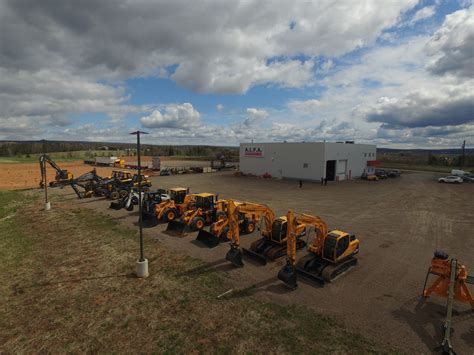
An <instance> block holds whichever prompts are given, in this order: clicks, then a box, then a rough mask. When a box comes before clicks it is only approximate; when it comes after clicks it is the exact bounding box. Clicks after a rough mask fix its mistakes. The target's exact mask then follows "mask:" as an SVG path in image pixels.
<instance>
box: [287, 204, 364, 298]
mask: <svg viewBox="0 0 474 355" xmlns="http://www.w3.org/2000/svg"><path fill="white" fill-rule="evenodd" d="M286 220H287V230H286V242H287V255H288V258H287V263H286V265H285V266H283V268H282V269H281V270H280V272H279V273H278V279H280V280H281V281H283V283H284V284H285V285H286V286H287V287H289V288H290V289H292V290H295V289H296V288H297V287H298V284H297V274H300V275H302V276H303V277H306V278H309V279H310V280H313V281H316V282H318V283H319V284H322V285H324V283H325V282H328V281H332V280H334V279H335V278H336V277H338V276H339V275H341V274H342V273H344V272H346V271H347V270H348V269H350V268H352V267H354V266H355V265H357V259H356V258H355V256H356V255H357V254H358V253H359V240H358V239H357V238H356V237H355V235H353V234H349V233H346V232H342V231H340V230H332V231H330V232H328V228H327V226H326V223H325V222H324V221H323V220H322V219H321V218H320V217H317V216H311V215H308V214H295V213H293V211H291V210H290V211H288V213H287V216H286ZM301 224H304V225H306V226H308V227H313V228H314V230H315V234H316V236H315V237H314V239H313V241H312V243H311V244H310V245H309V246H308V251H309V253H308V254H307V255H305V256H304V257H302V258H301V259H300V260H298V262H296V236H297V235H298V227H299V226H300V225H301Z"/></svg>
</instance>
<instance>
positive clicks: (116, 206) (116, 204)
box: [109, 201, 122, 210]
mask: <svg viewBox="0 0 474 355" xmlns="http://www.w3.org/2000/svg"><path fill="white" fill-rule="evenodd" d="M109 208H112V209H113V210H120V209H121V208H122V201H114V202H111V203H110V206H109Z"/></svg>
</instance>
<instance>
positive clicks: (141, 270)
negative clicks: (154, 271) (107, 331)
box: [130, 130, 149, 277]
mask: <svg viewBox="0 0 474 355" xmlns="http://www.w3.org/2000/svg"><path fill="white" fill-rule="evenodd" d="M130 134H133V135H136V136H137V160H138V228H139V231H140V259H138V261H137V277H148V275H149V273H148V259H145V256H144V252H143V225H142V222H143V219H142V218H143V217H142V209H143V206H142V162H141V154H140V134H148V133H147V132H140V131H138V130H137V131H135V132H132V133H130Z"/></svg>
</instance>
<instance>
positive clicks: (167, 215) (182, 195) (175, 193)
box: [155, 187, 195, 222]
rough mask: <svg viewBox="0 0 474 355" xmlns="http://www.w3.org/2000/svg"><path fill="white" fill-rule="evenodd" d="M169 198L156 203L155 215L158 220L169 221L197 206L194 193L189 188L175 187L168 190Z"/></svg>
mask: <svg viewBox="0 0 474 355" xmlns="http://www.w3.org/2000/svg"><path fill="white" fill-rule="evenodd" d="M168 195H169V199H168V200H166V201H163V202H161V203H158V204H155V216H156V219H157V220H158V221H161V222H169V221H172V220H174V219H176V218H178V217H179V216H181V215H182V214H183V213H184V212H186V211H188V210H190V209H193V208H194V206H195V203H194V195H192V194H189V189H187V188H184V187H175V188H172V189H169V190H168Z"/></svg>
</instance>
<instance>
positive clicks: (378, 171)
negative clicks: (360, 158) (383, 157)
mask: <svg viewBox="0 0 474 355" xmlns="http://www.w3.org/2000/svg"><path fill="white" fill-rule="evenodd" d="M375 176H377V177H378V178H379V179H386V178H387V177H388V176H387V173H386V172H385V170H382V169H376V170H375Z"/></svg>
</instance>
